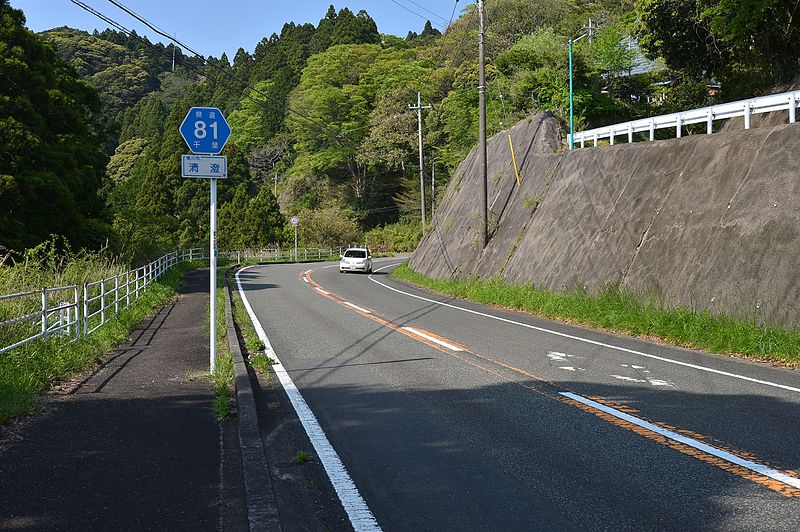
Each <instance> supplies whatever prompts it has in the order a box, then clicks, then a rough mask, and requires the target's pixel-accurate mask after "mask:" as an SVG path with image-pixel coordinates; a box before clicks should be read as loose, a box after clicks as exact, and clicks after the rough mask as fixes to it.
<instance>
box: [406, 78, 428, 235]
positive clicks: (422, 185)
mask: <svg viewBox="0 0 800 532" xmlns="http://www.w3.org/2000/svg"><path fill="white" fill-rule="evenodd" d="M408 108H409V109H410V110H412V111H416V112H417V124H418V130H419V194H420V205H421V206H422V236H425V179H424V177H423V175H424V174H425V168H424V167H423V166H422V165H423V156H422V110H423V109H431V108H432V107H431V106H430V105H424V106H423V105H422V95H421V94H420V93H419V92H417V106H416V107H414V106H412V105H411V104H408Z"/></svg>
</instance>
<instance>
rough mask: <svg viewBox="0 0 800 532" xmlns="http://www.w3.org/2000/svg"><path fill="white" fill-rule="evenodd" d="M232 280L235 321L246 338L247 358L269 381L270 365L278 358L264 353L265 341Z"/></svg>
mask: <svg viewBox="0 0 800 532" xmlns="http://www.w3.org/2000/svg"><path fill="white" fill-rule="evenodd" d="M231 277H233V276H231ZM230 282H231V288H232V290H231V308H232V312H233V321H234V322H236V325H237V326H238V327H239V330H240V331H241V333H242V337H243V338H244V344H245V345H244V347H245V351H246V352H247V355H248V356H247V360H248V362H249V363H250V365H251V366H253V367H254V368H255V369H256V370H257V371H258V372H259V373H261V375H262V376H263V377H264V378H265V379H267V381H269V379H270V372H269V367H270V366H271V365H273V364H275V363H276V360H275V359H273V358H272V357H269V356H267V355H265V354H264V347H265V346H264V342H262V341H261V340H260V339H259V338H258V334H256V330H255V328H253V322H252V321H250V315H249V314H248V313H247V309H246V308H244V304H242V298H241V297H240V296H239V292H238V290H236V289H235V287H236V281H235V280H234V279H231V281H230Z"/></svg>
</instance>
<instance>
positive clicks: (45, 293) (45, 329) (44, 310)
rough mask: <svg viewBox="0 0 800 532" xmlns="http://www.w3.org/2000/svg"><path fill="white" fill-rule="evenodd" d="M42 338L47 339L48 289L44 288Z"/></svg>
mask: <svg viewBox="0 0 800 532" xmlns="http://www.w3.org/2000/svg"><path fill="white" fill-rule="evenodd" d="M42 336H43V337H47V288H42Z"/></svg>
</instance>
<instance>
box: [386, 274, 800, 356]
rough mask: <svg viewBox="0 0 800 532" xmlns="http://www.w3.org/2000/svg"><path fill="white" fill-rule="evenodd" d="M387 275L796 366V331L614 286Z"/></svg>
mask: <svg viewBox="0 0 800 532" xmlns="http://www.w3.org/2000/svg"><path fill="white" fill-rule="evenodd" d="M392 276H393V277H394V278H396V279H399V280H402V281H406V282H409V283H411V284H415V285H418V286H422V287H425V288H429V289H431V290H435V291H437V292H441V293H443V294H447V295H451V296H454V297H459V298H462V299H467V300H469V301H475V302H477V303H484V304H487V305H495V306H500V307H505V308H510V309H515V310H521V311H524V312H529V313H532V314H536V315H539V316H543V317H546V318H552V319H556V320H562V321H568V322H572V323H579V324H582V325H588V326H590V327H595V328H599V329H604V330H608V331H612V332H622V333H625V334H629V335H632V336H642V337H649V338H652V337H655V338H658V339H660V340H662V341H664V342H667V343H671V344H674V345H678V346H681V347H688V348H693V349H705V350H708V351H711V352H714V353H724V354H732V355H739V356H745V357H749V358H755V359H758V360H763V361H768V362H775V363H780V364H783V365H787V366H795V367H796V366H800V331H797V330H788V329H782V328H779V327H770V326H760V325H758V324H757V323H755V321H754V320H744V319H735V318H731V317H728V316H713V315H711V314H710V313H709V312H707V311H701V312H697V311H695V310H692V309H689V308H682V307H679V308H672V309H671V308H666V307H665V306H664V305H663V304H662V303H660V302H658V301H648V300H644V299H643V298H641V297H639V296H637V295H636V294H633V293H631V292H628V291H625V290H622V289H620V288H617V287H613V286H608V287H606V288H605V289H603V290H602V291H601V292H600V293H599V294H598V295H596V296H589V295H587V294H586V293H582V292H549V291H546V290H537V289H536V288H535V287H534V286H533V285H532V284H523V285H513V284H510V283H508V282H506V281H503V280H501V279H497V278H492V279H477V278H476V279H471V280H468V281H458V280H438V279H429V278H427V277H425V276H423V275H421V274H419V273H417V272H416V271H414V270H412V269H411V268H409V267H408V265H407V264H402V265H401V266H399V267H397V268H396V269H395V270H394V272H393V273H392Z"/></svg>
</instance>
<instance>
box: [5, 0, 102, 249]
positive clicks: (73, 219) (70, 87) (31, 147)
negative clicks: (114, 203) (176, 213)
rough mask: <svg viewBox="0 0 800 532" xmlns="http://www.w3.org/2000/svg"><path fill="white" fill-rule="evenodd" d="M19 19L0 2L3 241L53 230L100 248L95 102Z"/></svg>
mask: <svg viewBox="0 0 800 532" xmlns="http://www.w3.org/2000/svg"><path fill="white" fill-rule="evenodd" d="M24 20H25V19H24V17H23V15H22V12H21V11H18V10H15V9H12V8H10V7H9V6H8V4H7V2H5V1H3V2H2V3H0V72H2V76H0V129H2V131H3V133H4V142H3V145H2V146H1V147H0V176H2V177H0V204H2V205H3V207H4V213H3V219H2V221H0V245H1V246H4V247H5V248H8V249H15V250H17V251H22V250H23V249H25V248H27V247H30V246H34V245H36V244H38V243H39V242H42V241H44V240H45V239H46V238H47V237H48V235H50V234H51V233H54V234H59V235H63V236H64V237H66V239H67V241H69V242H70V243H71V244H73V245H74V246H76V247H80V246H89V247H98V246H99V245H101V243H102V242H104V241H105V240H106V238H107V237H108V236H109V234H110V227H109V226H108V225H107V224H106V223H105V221H104V217H103V205H102V202H101V200H100V198H99V197H98V194H97V191H98V189H99V188H100V186H101V181H102V176H103V173H104V167H105V163H106V160H105V157H104V155H103V152H102V147H103V133H102V131H101V130H100V129H99V128H98V127H97V125H96V124H97V119H98V113H99V111H100V101H99V99H98V97H97V93H96V92H95V91H94V90H93V89H91V88H90V87H89V86H88V85H87V84H86V83H84V82H82V81H80V80H79V79H78V76H77V74H76V72H75V71H74V69H73V68H72V67H70V66H69V65H68V64H66V63H65V62H64V61H63V60H61V59H60V58H58V57H57V56H56V55H55V53H54V52H53V50H52V49H51V48H50V47H49V46H46V45H45V44H44V43H43V42H42V40H41V38H39V37H37V36H36V35H34V34H33V33H31V32H30V31H29V30H27V29H26V28H24V27H23V24H24Z"/></svg>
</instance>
